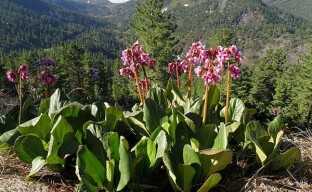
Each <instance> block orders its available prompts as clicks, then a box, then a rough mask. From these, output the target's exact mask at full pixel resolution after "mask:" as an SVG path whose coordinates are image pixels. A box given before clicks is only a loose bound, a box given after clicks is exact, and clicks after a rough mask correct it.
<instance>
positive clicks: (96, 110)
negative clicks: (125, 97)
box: [91, 101, 106, 121]
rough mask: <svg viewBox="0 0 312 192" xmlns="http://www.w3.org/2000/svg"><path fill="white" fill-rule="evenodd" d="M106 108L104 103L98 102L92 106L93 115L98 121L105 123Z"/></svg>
mask: <svg viewBox="0 0 312 192" xmlns="http://www.w3.org/2000/svg"><path fill="white" fill-rule="evenodd" d="M105 110H106V106H105V104H104V103H103V102H101V101H98V102H95V103H93V104H92V105H91V114H92V115H93V116H94V117H95V120H96V121H103V120H104V119H105Z"/></svg>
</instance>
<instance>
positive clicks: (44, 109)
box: [38, 98, 50, 115]
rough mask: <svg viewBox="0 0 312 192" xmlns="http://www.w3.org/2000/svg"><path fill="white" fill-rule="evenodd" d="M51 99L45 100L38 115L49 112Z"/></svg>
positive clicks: (41, 103)
mask: <svg viewBox="0 0 312 192" xmlns="http://www.w3.org/2000/svg"><path fill="white" fill-rule="evenodd" d="M49 107H50V98H47V99H43V100H42V101H41V102H40V105H39V108H38V115H40V114H42V113H47V112H49Z"/></svg>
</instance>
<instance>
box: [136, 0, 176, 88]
mask: <svg viewBox="0 0 312 192" xmlns="http://www.w3.org/2000/svg"><path fill="white" fill-rule="evenodd" d="M163 6H164V0H144V1H143V2H142V3H140V2H139V1H138V0H137V1H136V12H135V14H134V20H135V22H134V23H131V26H132V27H133V28H134V31H135V34H136V36H137V38H138V39H139V41H140V43H141V44H142V45H143V49H144V51H145V52H146V53H148V54H149V55H150V57H151V58H153V59H156V61H157V75H156V81H157V83H158V84H159V85H161V86H162V87H165V86H166V83H167V80H168V78H169V75H168V73H167V65H168V63H169V62H170V61H172V60H173V59H174V58H173V55H174V51H173V49H172V47H173V45H174V44H175V42H174V39H173V37H172V34H173V33H174V31H175V29H176V25H175V24H173V23H172V21H171V17H170V15H169V14H167V13H166V12H165V11H164V10H162V9H163Z"/></svg>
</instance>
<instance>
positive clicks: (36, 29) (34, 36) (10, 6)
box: [0, 0, 116, 55]
mask: <svg viewBox="0 0 312 192" xmlns="http://www.w3.org/2000/svg"><path fill="white" fill-rule="evenodd" d="M0 16H1V20H0V26H1V28H0V34H1V35H0V50H2V51H6V52H8V51H18V50H23V49H36V48H49V47H51V46H52V45H58V44H60V43H64V42H66V41H69V40H79V41H80V42H81V43H88V44H89V46H91V47H92V48H94V46H95V45H90V44H93V43H94V42H97V44H98V43H99V42H100V43H101V45H100V46H101V47H105V46H107V47H111V48H114V44H115V43H116V40H115V38H114V36H113V34H112V33H111V28H112V27H113V24H112V23H110V22H108V21H105V20H103V19H102V20H98V19H95V18H91V17H87V16H84V15H82V14H80V13H78V12H76V11H72V10H68V9H65V8H63V7H58V6H55V5H52V4H50V3H47V2H44V1H40V0H1V4H0ZM99 34H101V35H99ZM103 39H105V40H103ZM94 44H96V43H94ZM107 44H108V45H107ZM86 46H88V45H86ZM114 51H115V50H114ZM110 55H112V53H110Z"/></svg>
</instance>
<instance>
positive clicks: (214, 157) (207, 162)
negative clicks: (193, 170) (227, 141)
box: [199, 149, 233, 179]
mask: <svg viewBox="0 0 312 192" xmlns="http://www.w3.org/2000/svg"><path fill="white" fill-rule="evenodd" d="M232 156H233V152H232V151H230V150H221V149H207V150H200V151H199V158H200V160H201V165H202V169H203V171H204V177H205V179H208V178H209V176H210V175H211V174H213V173H216V172H218V171H220V170H222V169H224V168H225V167H226V166H227V165H228V164H229V163H231V162H232Z"/></svg>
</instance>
